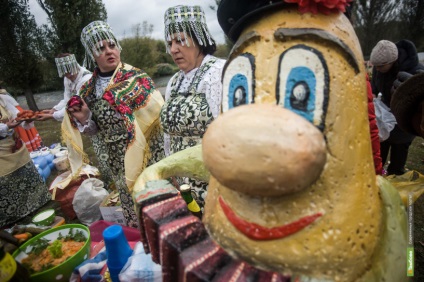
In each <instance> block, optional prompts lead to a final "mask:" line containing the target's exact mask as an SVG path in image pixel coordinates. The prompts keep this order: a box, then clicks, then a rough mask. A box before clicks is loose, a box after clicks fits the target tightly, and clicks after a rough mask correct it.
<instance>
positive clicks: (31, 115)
mask: <svg viewBox="0 0 424 282" xmlns="http://www.w3.org/2000/svg"><path fill="white" fill-rule="evenodd" d="M39 113H40V112H38V111H36V112H34V111H31V110H23V111H22V112H20V113H18V115H17V117H16V119H15V120H16V121H26V122H32V121H34V120H36V118H37V116H38V114H39Z"/></svg>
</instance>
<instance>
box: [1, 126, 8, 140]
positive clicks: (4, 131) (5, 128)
mask: <svg viewBox="0 0 424 282" xmlns="http://www.w3.org/2000/svg"><path fill="white" fill-rule="evenodd" d="M8 130H9V127H7V124H5V123H0V137H6V136H7V131H8Z"/></svg>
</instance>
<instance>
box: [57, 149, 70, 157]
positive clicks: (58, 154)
mask: <svg viewBox="0 0 424 282" xmlns="http://www.w3.org/2000/svg"><path fill="white" fill-rule="evenodd" d="M67 155H68V150H62V151H59V152H57V153H56V154H54V156H55V157H56V158H60V157H63V156H67Z"/></svg>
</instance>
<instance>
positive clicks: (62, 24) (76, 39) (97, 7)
mask: <svg viewBox="0 0 424 282" xmlns="http://www.w3.org/2000/svg"><path fill="white" fill-rule="evenodd" d="M37 2H38V4H39V5H40V7H41V8H42V9H43V10H44V11H45V12H46V14H47V17H48V19H49V22H50V25H51V29H52V34H53V35H54V37H53V38H52V40H53V42H54V46H55V48H54V49H55V50H54V52H55V53H56V54H57V53H61V52H69V53H73V54H76V56H77V58H78V60H81V59H82V57H83V54H84V49H83V46H82V44H81V42H80V35H81V31H82V29H83V28H84V27H85V26H86V25H87V24H89V23H90V22H92V21H94V20H106V19H107V12H106V8H105V6H104V4H103V2H102V0H37ZM56 54H52V55H56Z"/></svg>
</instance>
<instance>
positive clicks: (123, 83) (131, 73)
mask: <svg viewBox="0 0 424 282" xmlns="http://www.w3.org/2000/svg"><path fill="white" fill-rule="evenodd" d="M98 76H99V69H98V68H96V69H95V70H94V73H93V76H92V77H91V78H90V80H89V81H88V82H87V83H86V84H84V86H83V87H82V88H81V90H80V96H81V97H82V98H83V99H84V98H86V97H88V95H91V94H92V93H94V89H95V82H96V79H97V78H98ZM154 90H155V85H154V82H153V80H152V79H151V78H150V77H149V76H148V75H147V74H146V73H145V72H143V71H141V70H140V69H137V68H134V67H133V66H131V65H128V64H124V63H120V65H119V66H118V68H117V69H116V70H115V73H114V74H113V75H112V77H111V79H110V82H109V85H108V86H107V87H106V89H105V91H104V93H103V95H102V99H104V100H106V101H107V102H108V103H109V104H110V106H111V107H112V108H113V109H114V110H116V111H117V112H119V113H120V114H121V115H122V117H123V118H124V122H125V126H126V128H127V133H128V143H127V145H130V144H131V143H132V141H133V139H134V120H135V116H134V112H135V111H137V110H139V109H141V108H143V107H145V106H146V105H147V103H148V102H149V99H150V96H151V95H152V93H153V91H154ZM75 126H76V124H75Z"/></svg>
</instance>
